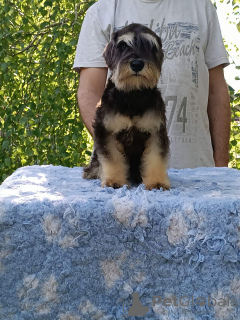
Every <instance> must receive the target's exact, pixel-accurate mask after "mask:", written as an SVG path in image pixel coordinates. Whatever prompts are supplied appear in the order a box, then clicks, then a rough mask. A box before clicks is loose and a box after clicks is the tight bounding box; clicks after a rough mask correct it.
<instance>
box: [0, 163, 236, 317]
mask: <svg viewBox="0 0 240 320" xmlns="http://www.w3.org/2000/svg"><path fill="white" fill-rule="evenodd" d="M168 173H169V177H170V181H171V185H172V188H171V189H170V191H162V190H152V191H148V190H145V189H144V185H139V186H133V187H132V188H130V189H127V187H126V186H124V187H123V188H120V189H116V190H115V189H112V188H101V186H100V180H84V179H82V168H66V167H61V166H59V167H55V166H30V167H24V168H21V169H18V170H17V171H16V172H15V173H14V174H12V175H11V176H10V177H9V178H7V179H6V180H5V181H4V183H3V184H2V185H1V186H0V319H4V320H33V319H37V320H92V319H103V320H111V319H117V320H118V319H125V318H128V319H149V320H150V319H151V320H154V319H160V320H161V319H164V320H167V319H169V320H179V319H187V320H191V319H193V320H195V319H196V320H198V319H199V320H211V319H234V320H236V319H239V318H238V317H239V316H240V220H239V215H240V171H237V170H234V169H229V168H197V169H184V170H175V169H170V170H169V171H168Z"/></svg>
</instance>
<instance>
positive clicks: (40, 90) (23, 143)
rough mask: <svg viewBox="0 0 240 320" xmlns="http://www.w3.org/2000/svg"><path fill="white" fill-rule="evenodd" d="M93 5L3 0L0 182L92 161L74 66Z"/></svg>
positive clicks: (0, 7)
mask: <svg viewBox="0 0 240 320" xmlns="http://www.w3.org/2000/svg"><path fill="white" fill-rule="evenodd" d="M93 2H95V1H83V2H78V1H76V2H75V1H67V0H63V1H55V0H46V1H45V0H40V1H39V0H31V1H30V0H15V1H13V0H12V1H11V0H8V1H4V2H1V1H0V19H1V29H0V182H1V180H3V179H4V178H6V177H7V176H8V175H10V174H11V173H12V172H13V171H14V170H15V169H17V168H19V167H21V166H25V165H33V164H50V163H51V164H54V165H64V166H78V165H83V164H84V163H85V162H86V161H87V160H88V159H89V154H90V152H89V151H87V149H88V147H89V144H90V138H89V136H88V133H87V132H86V130H85V129H84V126H83V124H82V122H81V120H80V116H79V113H78V106H77V99H76V90H77V85H78V74H77V73H76V72H74V71H73V70H72V65H73V61H74V56H75V50H76V44H77V39H78V35H79V31H80V28H81V23H82V20H83V18H84V14H85V12H86V10H87V8H88V7H89V6H90V5H91V4H92V3H93Z"/></svg>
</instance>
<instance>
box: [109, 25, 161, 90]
mask: <svg viewBox="0 0 240 320" xmlns="http://www.w3.org/2000/svg"><path fill="white" fill-rule="evenodd" d="M103 56H104V58H105V60H106V63H107V66H108V68H109V69H110V70H111V71H112V77H111V79H112V81H113V82H114V84H115V86H116V87H117V88H118V89H119V90H122V91H132V90H141V89H143V88H154V87H155V86H156V85H157V83H158V80H159V77H160V73H161V67H162V62H163V51H162V42H161V39H160V38H159V37H158V36H157V35H156V34H155V33H154V32H153V31H152V30H151V29H149V28H147V27H145V26H143V25H141V24H136V23H133V24H130V25H128V26H127V27H124V28H123V29H121V30H119V31H117V32H115V33H113V34H112V36H111V41H110V42H109V43H108V44H107V46H106V48H105V51H104V53H103Z"/></svg>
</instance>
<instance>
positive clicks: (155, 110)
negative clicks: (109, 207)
mask: <svg viewBox="0 0 240 320" xmlns="http://www.w3.org/2000/svg"><path fill="white" fill-rule="evenodd" d="M103 56H104V58H105V60H106V63H107V66H108V68H109V69H110V71H111V76H110V78H109V80H108V83H107V85H106V88H105V91H104V93H103V96H102V99H101V103H100V106H99V107H98V108H97V111H96V118H95V122H94V124H93V128H94V135H95V137H94V152H93V155H92V159H91V162H90V165H89V166H88V167H87V168H85V169H84V173H83V178H85V179H93V178H94V179H96V178H100V179H101V185H102V187H104V186H107V187H113V188H120V187H122V186H123V185H128V186H129V185H130V183H134V184H139V183H144V184H145V188H146V189H148V190H151V189H153V188H156V189H160V188H163V190H166V189H169V188H170V182H169V178H168V175H167V161H168V154H169V139H168V135H167V130H166V116H165V105H164V102H163V99H162V96H161V93H160V91H159V90H158V88H157V84H158V81H159V77H160V74H161V67H162V62H163V51H162V43H161V39H160V38H159V37H158V36H157V35H156V34H155V33H154V32H153V31H152V30H150V29H149V28H147V27H145V26H143V25H141V24H130V25H128V26H126V27H124V28H123V29H121V30H119V31H117V32H115V33H113V34H112V36H111V41H110V42H109V43H108V45H107V46H106V48H105V51H104V53H103Z"/></svg>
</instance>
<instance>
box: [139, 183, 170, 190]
mask: <svg viewBox="0 0 240 320" xmlns="http://www.w3.org/2000/svg"><path fill="white" fill-rule="evenodd" d="M170 187H171V186H170V184H169V185H168V184H164V183H160V182H156V183H151V184H145V189H147V190H152V189H161V188H162V189H163V191H166V190H169V189H170Z"/></svg>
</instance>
